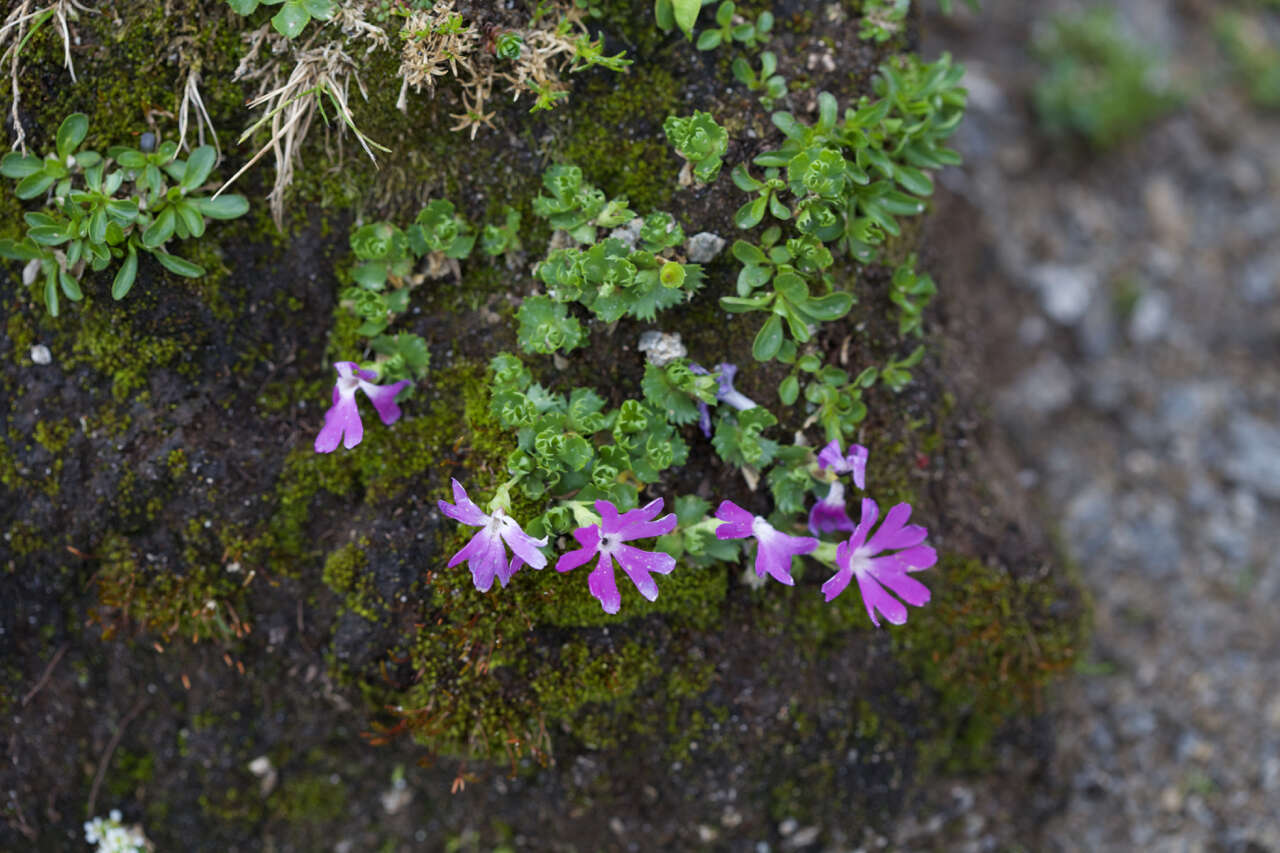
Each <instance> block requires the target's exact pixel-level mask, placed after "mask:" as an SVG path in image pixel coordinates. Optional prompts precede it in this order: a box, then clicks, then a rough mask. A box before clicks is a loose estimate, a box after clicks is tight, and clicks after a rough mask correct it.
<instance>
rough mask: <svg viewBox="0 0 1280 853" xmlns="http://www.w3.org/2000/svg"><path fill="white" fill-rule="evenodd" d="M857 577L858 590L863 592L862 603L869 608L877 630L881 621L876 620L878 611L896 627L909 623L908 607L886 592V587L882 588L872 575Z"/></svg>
mask: <svg viewBox="0 0 1280 853" xmlns="http://www.w3.org/2000/svg"><path fill="white" fill-rule="evenodd" d="M857 577H858V589H859V590H861V592H862V603H863V604H864V605H865V606H866V608H867V615H868V616H870V617H871V624H873V625H875V626H876V627H877V628H879V627H880V621H879V620H878V619H876V611H877V610H879V611H880V612H881V613H882V614H884V618H885V619H888V620H889V622H890V623H892V624H894V625H901V624H902V623H904V622H906V621H907V608H906V605H904V604H903V603H902V602H901V601H898V599H896V598H894V597H893V596H892V595H890V594H889V593H887V592H885V590H884V587H882V586H880V584H879V583H877V582H876V579H875V578H873V577H872V576H871V575H870V574H868V573H865V572H864V573H862V574H859V575H858V576H857Z"/></svg>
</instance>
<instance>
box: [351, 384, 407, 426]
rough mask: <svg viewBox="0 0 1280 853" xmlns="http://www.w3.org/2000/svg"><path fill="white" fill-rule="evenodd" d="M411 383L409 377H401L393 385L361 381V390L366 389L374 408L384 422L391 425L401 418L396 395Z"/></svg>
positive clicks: (366, 394)
mask: <svg viewBox="0 0 1280 853" xmlns="http://www.w3.org/2000/svg"><path fill="white" fill-rule="evenodd" d="M408 384H409V380H408V379H401V380H400V381H399V382H394V383H392V384H391V385H374V384H373V383H372V382H364V381H361V382H360V390H361V391H364V393H365V396H367V397H368V398H369V402H371V403H373V408H374V409H376V410H377V412H378V417H380V418H382V422H383V423H384V424H387V425H388V426H390V425H391V424H393V423H395V422H396V421H398V420H400V407H399V406H398V405H396V395H397V394H399V393H400V391H401V390H402V389H403V388H404V387H405V386H407V385H408Z"/></svg>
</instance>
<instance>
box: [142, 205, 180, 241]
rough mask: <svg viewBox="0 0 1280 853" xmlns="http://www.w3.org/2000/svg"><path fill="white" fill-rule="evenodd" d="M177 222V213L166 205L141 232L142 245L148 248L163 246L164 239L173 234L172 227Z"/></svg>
mask: <svg viewBox="0 0 1280 853" xmlns="http://www.w3.org/2000/svg"><path fill="white" fill-rule="evenodd" d="M177 222H178V219H177V215H176V214H175V213H174V212H173V208H172V207H166V208H165V209H164V210H162V211H160V215H159V216H157V217H156V218H155V221H154V222H152V223H151V224H150V225H148V226H147V230H146V231H143V232H142V245H144V246H146V247H147V248H148V249H154V248H156V247H158V246H163V245H164V244H165V241H166V240H168V239H169V238H170V237H172V236H173V229H174V228H175V227H176V226H177Z"/></svg>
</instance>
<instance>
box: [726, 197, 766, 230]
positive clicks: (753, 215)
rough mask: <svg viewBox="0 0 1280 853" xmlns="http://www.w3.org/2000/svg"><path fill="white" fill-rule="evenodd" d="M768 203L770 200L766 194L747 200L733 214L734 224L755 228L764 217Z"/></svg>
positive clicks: (744, 227)
mask: <svg viewBox="0 0 1280 853" xmlns="http://www.w3.org/2000/svg"><path fill="white" fill-rule="evenodd" d="M766 204H768V200H767V199H766V198H765V197H764V196H761V197H760V198H757V199H756V200H755V201H749V202H747V203H746V204H744V205H743V206H742V207H740V208H738V212H737V213H735V214H734V215H733V224H734V225H736V226H738V227H739V228H743V229H746V228H755V227H756V226H757V225H759V224H760V220H762V219H764V212H765V205H766Z"/></svg>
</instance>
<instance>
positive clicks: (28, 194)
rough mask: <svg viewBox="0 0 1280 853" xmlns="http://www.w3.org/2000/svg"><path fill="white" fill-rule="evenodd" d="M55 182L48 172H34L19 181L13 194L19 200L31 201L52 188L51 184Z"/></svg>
mask: <svg viewBox="0 0 1280 853" xmlns="http://www.w3.org/2000/svg"><path fill="white" fill-rule="evenodd" d="M56 180H57V178H55V177H54V176H53V175H50V174H49V173H48V172H35V173H34V174H30V175H27V176H26V177H25V178H23V179H22V180H21V181H19V182H18V188H17V189H16V190H14V192H15V193H16V194H17V196H18V198H20V199H23V200H26V199H32V198H35V197H36V196H38V195H41V194H43V193H44V191H45V190H47V189H49V187H51V186H53V182H54V181H56Z"/></svg>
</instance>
